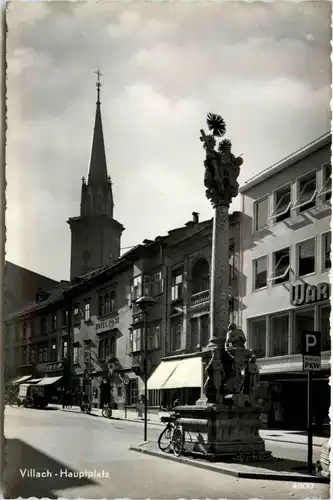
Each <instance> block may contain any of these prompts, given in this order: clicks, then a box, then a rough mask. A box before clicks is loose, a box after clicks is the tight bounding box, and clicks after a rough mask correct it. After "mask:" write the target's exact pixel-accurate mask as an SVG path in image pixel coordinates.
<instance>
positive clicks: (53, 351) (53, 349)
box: [50, 342, 57, 361]
mask: <svg viewBox="0 0 333 500" xmlns="http://www.w3.org/2000/svg"><path fill="white" fill-rule="evenodd" d="M50 361H57V344H56V343H55V342H52V345H51V360H50Z"/></svg>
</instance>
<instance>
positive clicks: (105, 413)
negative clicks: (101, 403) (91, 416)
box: [102, 408, 109, 418]
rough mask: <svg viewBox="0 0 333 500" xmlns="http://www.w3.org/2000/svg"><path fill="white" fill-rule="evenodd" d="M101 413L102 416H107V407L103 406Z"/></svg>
mask: <svg viewBox="0 0 333 500" xmlns="http://www.w3.org/2000/svg"><path fill="white" fill-rule="evenodd" d="M102 415H103V417H104V418H108V416H109V415H108V409H107V408H103V410H102Z"/></svg>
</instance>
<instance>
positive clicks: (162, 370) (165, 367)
mask: <svg viewBox="0 0 333 500" xmlns="http://www.w3.org/2000/svg"><path fill="white" fill-rule="evenodd" d="M179 362H180V360H179V359H177V360H170V361H162V362H161V363H160V364H159V365H158V367H157V368H156V370H155V371H154V373H153V374H152V376H151V377H150V378H149V380H148V384H147V387H148V389H149V390H159V389H164V384H165V383H166V381H167V380H168V379H169V378H170V377H171V375H172V374H173V372H174V371H175V369H176V368H177V366H178V365H179Z"/></svg>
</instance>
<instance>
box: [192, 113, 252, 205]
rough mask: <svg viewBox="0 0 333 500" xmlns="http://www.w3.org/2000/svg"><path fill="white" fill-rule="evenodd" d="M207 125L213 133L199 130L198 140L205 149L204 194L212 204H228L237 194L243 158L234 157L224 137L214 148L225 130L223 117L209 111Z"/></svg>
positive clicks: (228, 142)
mask: <svg viewBox="0 0 333 500" xmlns="http://www.w3.org/2000/svg"><path fill="white" fill-rule="evenodd" d="M207 125H208V128H209V130H211V131H212V134H213V135H206V134H205V132H204V131H203V130H201V138H200V140H201V141H202V142H203V143H204V148H205V150H206V160H205V161H204V165H205V178H204V184H205V187H206V188H207V189H206V196H207V198H208V199H210V201H211V203H212V204H213V205H219V204H220V205H224V206H229V205H230V203H231V200H232V198H234V197H235V196H237V194H238V188H239V185H238V182H237V178H238V176H239V173H240V166H241V165H242V164H243V159H242V158H241V157H240V156H239V157H237V158H236V157H235V156H234V155H233V154H232V152H231V142H230V141H229V140H227V139H224V140H222V141H221V142H220V144H219V145H218V147H217V150H216V149H215V145H216V137H222V136H223V135H224V134H225V131H226V125H225V122H224V120H223V118H222V117H221V116H219V115H215V114H213V113H209V114H208V116H207Z"/></svg>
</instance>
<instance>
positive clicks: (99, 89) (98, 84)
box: [95, 69, 103, 104]
mask: <svg viewBox="0 0 333 500" xmlns="http://www.w3.org/2000/svg"><path fill="white" fill-rule="evenodd" d="M95 74H96V75H97V82H96V87H97V103H98V104H100V100H99V99H100V91H101V86H102V84H101V80H100V77H101V76H103V75H102V73H101V72H100V70H99V69H98V70H97V71H95Z"/></svg>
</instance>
